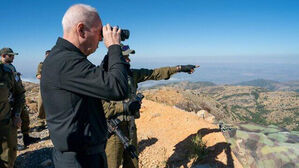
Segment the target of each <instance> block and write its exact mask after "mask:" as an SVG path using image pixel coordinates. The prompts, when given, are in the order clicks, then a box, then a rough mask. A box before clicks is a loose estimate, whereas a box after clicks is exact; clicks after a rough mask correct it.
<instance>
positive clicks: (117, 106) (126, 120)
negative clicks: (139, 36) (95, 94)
mask: <svg viewBox="0 0 299 168" xmlns="http://www.w3.org/2000/svg"><path fill="white" fill-rule="evenodd" d="M121 48H122V51H123V53H122V54H123V56H124V57H125V60H126V61H127V62H130V59H129V54H135V51H134V50H131V49H130V48H129V46H127V45H121ZM196 67H197V66H194V65H184V66H183V65H182V66H175V67H164V68H157V69H154V70H151V69H131V74H129V76H128V78H129V80H128V81H129V86H130V92H129V100H125V101H122V102H120V101H118V102H115V101H110V102H107V101H103V107H104V112H105V115H106V118H107V119H108V120H109V119H115V118H118V119H119V120H120V121H121V123H120V124H119V128H120V129H121V131H122V132H123V133H124V135H126V136H127V137H128V138H129V139H130V143H131V144H132V145H134V146H135V147H136V149H137V130H136V125H135V120H134V119H135V118H139V109H140V107H141V104H140V102H137V101H136V100H134V98H133V97H134V96H135V95H136V92H137V87H138V83H140V82H144V81H147V80H163V79H164V80H167V79H169V78H170V76H171V75H173V74H175V73H177V72H187V73H192V72H193V71H194V68H196ZM137 153H138V151H137ZM106 154H107V161H108V167H109V168H119V166H120V165H121V162H122V161H123V168H138V160H137V159H131V157H130V155H129V153H127V151H124V147H123V144H122V143H121V141H120V139H119V138H118V137H117V136H116V135H115V134H113V135H112V136H111V137H110V138H109V139H108V141H107V146H106Z"/></svg>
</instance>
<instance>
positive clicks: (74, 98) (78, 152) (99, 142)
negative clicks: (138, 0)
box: [41, 4, 129, 168]
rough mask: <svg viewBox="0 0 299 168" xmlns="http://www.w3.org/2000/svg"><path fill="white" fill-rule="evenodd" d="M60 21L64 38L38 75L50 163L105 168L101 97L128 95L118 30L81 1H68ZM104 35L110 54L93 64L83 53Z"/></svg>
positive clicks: (126, 66)
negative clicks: (102, 62)
mask: <svg viewBox="0 0 299 168" xmlns="http://www.w3.org/2000/svg"><path fill="white" fill-rule="evenodd" d="M62 25H63V38H58V40H57V42H56V45H55V46H54V47H53V48H52V49H51V52H50V54H49V56H48V57H47V58H46V59H45V61H44V63H43V67H42V76H43V77H42V78H41V95H42V99H43V103H44V109H45V113H46V119H47V124H48V129H49V132H50V137H51V140H52V142H53V145H54V152H53V161H54V166H55V167H56V168H65V167H78V168H79V167H88V168H92V167H97V168H98V167H101V168H105V167H107V161H106V155H105V145H106V140H107V125H106V119H105V115H104V112H103V107H102V104H101V99H105V100H116V101H117V100H123V99H125V98H127V96H128V78H127V76H128V70H129V63H127V62H126V61H125V60H124V58H123V56H122V53H121V47H120V40H121V29H117V28H116V27H114V28H113V29H112V28H111V27H110V25H109V24H108V25H105V26H102V22H101V19H100V17H99V15H98V12H97V11H96V9H95V8H93V7H91V6H88V5H84V4H77V5H73V6H71V7H70V8H69V9H68V10H67V11H66V13H65V15H64V17H63V19H62ZM102 40H103V41H104V44H105V46H106V47H107V49H108V53H107V55H106V56H105V61H104V64H103V65H101V66H95V65H93V64H92V63H91V62H90V61H88V60H87V56H89V55H90V54H92V53H93V52H95V51H96V49H97V48H98V44H99V42H100V41H102ZM103 66H105V68H106V70H104V69H105V68H104V67H103Z"/></svg>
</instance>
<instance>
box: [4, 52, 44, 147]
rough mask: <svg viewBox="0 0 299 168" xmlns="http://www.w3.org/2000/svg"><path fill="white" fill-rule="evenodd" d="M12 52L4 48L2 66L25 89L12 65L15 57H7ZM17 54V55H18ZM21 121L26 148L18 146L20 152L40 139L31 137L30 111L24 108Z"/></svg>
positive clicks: (19, 75)
mask: <svg viewBox="0 0 299 168" xmlns="http://www.w3.org/2000/svg"><path fill="white" fill-rule="evenodd" d="M9 52H12V50H11V49H10V48H3V49H1V61H0V64H4V67H5V68H6V70H9V71H10V72H11V73H12V74H14V76H15V80H16V81H17V83H18V85H19V86H20V87H22V88H23V89H24V86H23V84H22V80H21V74H20V73H19V72H17V70H16V68H15V67H14V66H13V65H12V63H13V60H14V55H11V56H9V55H7V54H6V53H9ZM16 54H17V53H16ZM21 120H22V127H21V132H22V134H23V144H24V146H22V145H20V146H18V149H19V150H22V149H25V148H26V147H27V146H28V145H29V144H31V143H34V142H36V141H38V140H39V138H33V137H30V136H29V129H30V128H29V125H30V119H29V111H28V109H27V108H26V106H24V108H22V110H21Z"/></svg>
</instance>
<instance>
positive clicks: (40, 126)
mask: <svg viewBox="0 0 299 168" xmlns="http://www.w3.org/2000/svg"><path fill="white" fill-rule="evenodd" d="M49 54H50V50H47V51H46V53H45V57H47V56H48V55H49ZM42 66H43V62H40V63H39V64H38V67H37V73H36V78H37V79H39V80H40V79H41V77H42ZM45 119H46V115H45V110H44V106H43V100H42V97H41V94H40V91H39V93H38V119H37V127H36V128H34V131H36V132H40V131H42V130H44V129H45V126H46V123H45Z"/></svg>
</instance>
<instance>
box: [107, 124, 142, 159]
mask: <svg viewBox="0 0 299 168" xmlns="http://www.w3.org/2000/svg"><path fill="white" fill-rule="evenodd" d="M119 123H120V120H119V119H110V120H108V121H107V126H108V131H109V133H110V135H112V134H114V133H115V134H116V135H117V136H118V137H119V139H120V141H121V143H122V144H123V145H124V148H125V150H127V151H128V152H129V154H130V156H131V158H132V159H134V158H136V159H138V155H137V153H136V148H135V146H133V145H131V144H130V143H129V139H128V138H127V137H126V136H125V135H124V134H123V132H122V131H121V130H120V129H119V128H118V124H119Z"/></svg>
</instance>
